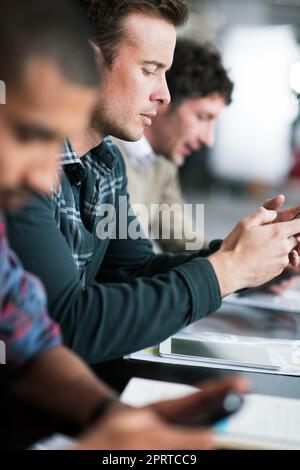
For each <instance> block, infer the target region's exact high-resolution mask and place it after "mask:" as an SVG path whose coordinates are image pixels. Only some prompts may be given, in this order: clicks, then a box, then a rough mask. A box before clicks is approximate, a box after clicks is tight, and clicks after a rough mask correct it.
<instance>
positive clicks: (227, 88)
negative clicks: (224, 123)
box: [167, 39, 234, 107]
mask: <svg viewBox="0 0 300 470" xmlns="http://www.w3.org/2000/svg"><path fill="white" fill-rule="evenodd" d="M167 82H168V87H169V90H170V94H171V98H172V107H176V106H178V105H179V104H181V103H182V102H183V101H185V100H186V99H190V98H198V97H199V98H200V97H207V96H210V95H212V94H214V93H218V94H219V95H221V96H222V97H224V99H225V102H226V104H227V105H229V104H230V103H231V101H232V92H233V88H234V84H233V82H232V81H231V80H230V78H229V77H228V74H227V71H226V70H225V68H224V66H223V65H222V58H221V55H220V53H219V52H218V50H217V49H216V48H215V46H214V45H213V44H211V43H198V42H196V41H193V40H190V39H178V41H177V45H176V49H175V54H174V61H173V65H172V67H171V69H170V70H169V71H168V73H167Z"/></svg>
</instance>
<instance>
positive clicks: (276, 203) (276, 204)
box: [263, 194, 300, 212]
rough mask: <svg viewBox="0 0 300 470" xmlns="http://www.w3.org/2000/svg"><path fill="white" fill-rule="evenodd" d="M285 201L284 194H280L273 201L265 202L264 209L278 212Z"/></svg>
mask: <svg viewBox="0 0 300 470" xmlns="http://www.w3.org/2000/svg"><path fill="white" fill-rule="evenodd" d="M284 201H285V196H284V195H283V194H278V195H277V196H275V197H273V198H271V199H267V200H266V201H265V202H264V204H263V207H264V208H265V209H268V210H271V211H277V210H278V209H280V207H281V206H282V205H283V203H284ZM299 212H300V207H299Z"/></svg>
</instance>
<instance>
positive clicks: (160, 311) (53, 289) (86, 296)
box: [8, 141, 221, 364]
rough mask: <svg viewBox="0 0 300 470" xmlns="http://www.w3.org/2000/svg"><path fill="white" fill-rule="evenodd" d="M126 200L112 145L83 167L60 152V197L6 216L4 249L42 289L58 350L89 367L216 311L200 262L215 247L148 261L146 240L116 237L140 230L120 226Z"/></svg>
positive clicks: (214, 293) (212, 285) (215, 291)
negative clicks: (105, 226)
mask: <svg viewBox="0 0 300 470" xmlns="http://www.w3.org/2000/svg"><path fill="white" fill-rule="evenodd" d="M120 201H121V202H120ZM124 201H125V202H126V203H127V201H128V195H127V178H126V174H125V165H124V162H123V159H122V157H121V155H120V154H119V152H118V151H117V150H116V149H115V148H114V147H113V146H112V145H111V143H110V142H108V141H105V142H104V143H102V145H100V146H99V147H97V148H96V149H94V150H93V151H91V152H90V153H88V154H87V155H86V156H85V157H84V158H82V159H79V158H78V157H77V155H76V154H75V152H74V150H73V149H72V147H71V146H70V145H69V144H67V146H66V152H65V153H64V155H63V171H62V179H61V187H60V189H59V191H58V192H57V193H56V194H55V195H54V196H53V197H36V198H35V199H33V200H32V201H31V202H30V204H29V205H28V206H27V207H26V208H24V209H22V210H21V211H20V212H19V213H17V214H15V215H13V216H10V217H9V218H8V233H9V238H10V241H11V245H12V247H13V249H14V250H15V251H16V252H17V254H18V255H19V257H20V258H21V260H22V262H23V264H24V265H25V267H26V269H27V270H29V271H31V272H33V273H35V274H36V275H37V276H39V277H40V279H41V280H42V281H43V283H44V285H45V286H46V289H47V293H48V303H49V311H50V314H51V315H52V317H53V318H54V320H56V321H57V322H58V323H59V324H60V325H61V328H62V332H63V336H64V342H65V344H66V345H67V346H69V347H71V348H72V349H73V350H74V351H76V352H77V353H78V354H79V355H81V356H82V357H83V358H84V359H85V360H86V361H87V362H89V363H91V364H95V363H97V362H100V361H103V360H109V359H112V358H116V357H121V356H122V355H124V354H128V353H130V352H134V351H137V350H139V349H142V348H144V347H147V346H151V345H153V344H157V343H159V342H160V341H162V340H164V339H166V338H167V337H168V336H170V335H171V334H174V333H175V332H177V331H178V330H179V329H181V328H182V327H184V326H186V325H187V324H189V323H191V322H194V321H196V320H198V319H200V318H201V317H203V316H205V315H207V314H209V313H211V312H214V311H215V310H217V309H218V308H219V306H220V303H221V296H220V290H219V284H218V280H217V278H216V275H215V273H214V270H213V268H212V265H211V264H210V263H209V261H208V260H207V259H205V258H204V257H205V256H207V255H208V254H210V253H211V252H213V251H215V250H216V249H218V247H219V246H220V242H213V243H212V245H211V249H210V250H208V251H202V252H200V253H199V254H198V255H186V254H183V255H176V256H174V255H167V254H163V255H157V254H154V253H153V250H152V243H151V242H149V241H148V240H146V239H143V238H139V239H136V240H134V239H131V238H128V237H126V236H124V233H123V234H121V235H120V236H119V237H118V236H117V237H114V234H113V232H115V233H116V234H117V235H118V234H119V231H120V229H122V230H123V232H124V228H126V232H127V229H128V227H130V226H131V227H132V225H131V224H134V225H138V224H137V221H136V218H135V216H134V215H132V214H131V215H130V216H129V217H128V220H127V221H124V220H123V219H121V217H123V216H122V205H124ZM108 204H110V206H109V207H113V208H114V209H115V215H114V218H113V221H112V223H111V224H110V226H109V227H110V230H111V231H110V235H109V237H106V238H104V237H103V236H102V237H101V238H99V236H100V232H101V231H99V224H101V223H103V222H104V220H105V217H107V213H106V212H105V211H104V209H106V208H107V207H108V206H107V205H108ZM128 207H129V212H130V204H129V202H128ZM124 225H125V227H124Z"/></svg>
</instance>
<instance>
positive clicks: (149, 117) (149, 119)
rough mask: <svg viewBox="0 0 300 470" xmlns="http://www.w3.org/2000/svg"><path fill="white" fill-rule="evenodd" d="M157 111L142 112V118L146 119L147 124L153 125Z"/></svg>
mask: <svg viewBox="0 0 300 470" xmlns="http://www.w3.org/2000/svg"><path fill="white" fill-rule="evenodd" d="M156 114H157V113H156V112H153V113H143V114H141V116H142V118H144V121H145V122H146V124H147V125H149V126H151V124H152V119H153V118H154V117H155V116H156Z"/></svg>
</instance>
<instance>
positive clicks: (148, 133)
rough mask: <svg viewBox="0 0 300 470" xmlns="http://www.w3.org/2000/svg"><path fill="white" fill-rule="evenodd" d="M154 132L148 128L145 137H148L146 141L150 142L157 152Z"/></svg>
mask: <svg viewBox="0 0 300 470" xmlns="http://www.w3.org/2000/svg"><path fill="white" fill-rule="evenodd" d="M152 130H153V129H151V128H150V127H146V128H145V130H144V136H145V137H146V139H147V140H148V142H149V144H150V146H151V148H152V149H153V151H154V152H155V139H154V135H153V132H152Z"/></svg>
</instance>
